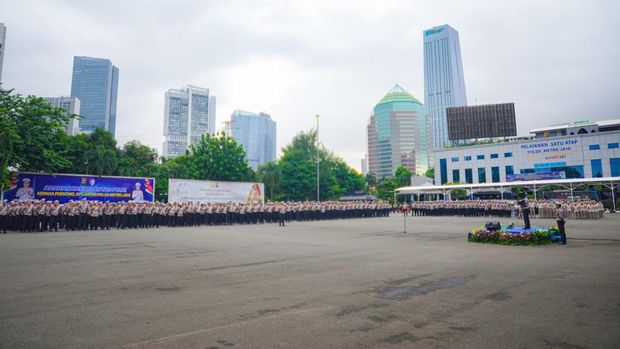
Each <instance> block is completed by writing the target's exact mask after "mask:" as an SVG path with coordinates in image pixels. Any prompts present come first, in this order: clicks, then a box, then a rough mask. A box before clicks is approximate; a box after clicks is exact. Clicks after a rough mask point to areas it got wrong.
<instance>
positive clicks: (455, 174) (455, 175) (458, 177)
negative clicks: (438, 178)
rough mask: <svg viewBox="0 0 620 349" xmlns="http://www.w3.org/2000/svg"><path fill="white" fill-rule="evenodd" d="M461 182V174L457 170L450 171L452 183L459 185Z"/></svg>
mask: <svg viewBox="0 0 620 349" xmlns="http://www.w3.org/2000/svg"><path fill="white" fill-rule="evenodd" d="M460 181H461V174H460V173H459V170H452V182H454V183H459V182H460Z"/></svg>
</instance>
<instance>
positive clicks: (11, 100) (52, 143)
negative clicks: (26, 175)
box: [0, 87, 74, 185]
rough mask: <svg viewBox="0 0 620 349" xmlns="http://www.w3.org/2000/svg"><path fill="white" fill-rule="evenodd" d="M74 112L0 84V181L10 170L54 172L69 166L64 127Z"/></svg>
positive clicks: (3, 181)
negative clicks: (14, 91) (2, 86)
mask: <svg viewBox="0 0 620 349" xmlns="http://www.w3.org/2000/svg"><path fill="white" fill-rule="evenodd" d="M73 116H74V115H72V114H69V113H68V112H67V111H65V110H64V109H61V108H56V107H53V106H52V105H50V104H49V103H48V102H47V101H46V100H45V99H43V98H39V97H35V96H28V97H25V98H24V97H23V96H21V95H19V94H14V93H13V90H5V89H2V88H1V87H0V146H1V147H2V151H0V182H1V183H2V184H3V185H4V184H6V182H7V179H8V176H9V169H15V170H18V171H37V172H55V171H57V170H59V169H61V168H63V167H67V166H69V165H70V162H69V160H68V159H67V156H66V154H65V151H66V145H65V144H64V143H63V141H65V140H66V134H65V132H64V126H65V125H66V124H67V122H68V121H69V119H70V118H71V117H73Z"/></svg>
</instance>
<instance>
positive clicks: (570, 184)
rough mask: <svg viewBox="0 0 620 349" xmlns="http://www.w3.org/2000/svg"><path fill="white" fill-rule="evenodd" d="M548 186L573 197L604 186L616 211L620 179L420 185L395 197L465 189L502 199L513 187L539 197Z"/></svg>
mask: <svg viewBox="0 0 620 349" xmlns="http://www.w3.org/2000/svg"><path fill="white" fill-rule="evenodd" d="M546 185H555V186H560V187H563V188H565V189H567V190H570V192H571V196H573V190H574V189H575V188H576V187H578V186H580V185H602V186H604V187H606V188H609V189H611V193H612V199H613V204H614V211H615V210H616V195H615V192H614V189H616V188H618V187H620V177H600V178H570V179H549V180H539V181H515V182H499V183H478V184H473V183H472V184H455V185H420V186H411V187H401V188H397V189H396V190H395V191H394V195H395V196H396V195H408V194H443V195H444V197H445V195H446V193H449V192H450V191H451V190H453V189H465V190H467V191H468V192H469V193H470V194H471V193H473V192H475V191H476V190H483V189H499V191H500V193H501V195H502V198H503V194H504V190H506V189H510V188H512V187H524V188H527V189H529V190H531V191H532V192H533V193H534V198H536V197H537V193H538V191H540V190H541V189H542V188H543V187H544V186H546Z"/></svg>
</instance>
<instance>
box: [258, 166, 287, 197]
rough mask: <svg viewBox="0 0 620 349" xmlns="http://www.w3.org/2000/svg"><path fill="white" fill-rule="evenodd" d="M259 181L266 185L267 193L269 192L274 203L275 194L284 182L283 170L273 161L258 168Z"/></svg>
mask: <svg viewBox="0 0 620 349" xmlns="http://www.w3.org/2000/svg"><path fill="white" fill-rule="evenodd" d="M257 175H258V179H259V180H260V181H262V182H263V183H265V191H267V192H269V200H271V201H273V192H274V190H277V188H278V187H279V185H280V182H281V181H282V170H281V169H280V167H279V166H278V164H276V163H275V162H273V161H270V162H268V163H266V164H264V165H261V166H259V167H258V171H257Z"/></svg>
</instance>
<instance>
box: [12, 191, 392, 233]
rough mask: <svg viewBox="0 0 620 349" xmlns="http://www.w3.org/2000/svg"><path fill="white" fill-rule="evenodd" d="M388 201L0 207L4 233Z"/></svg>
mask: <svg viewBox="0 0 620 349" xmlns="http://www.w3.org/2000/svg"><path fill="white" fill-rule="evenodd" d="M390 211H391V206H390V205H389V204H387V203H385V202H362V201H355V202H331V201H330V202H320V203H317V202H288V203H283V202H278V203H267V204H235V203H227V204H206V203H192V202H189V203H170V204H164V203H158V202H156V203H150V202H120V203H111V202H105V203H104V202H99V201H87V200H86V199H84V200H80V201H70V202H68V203H65V204H60V203H59V202H58V201H54V202H46V201H44V200H41V201H34V200H28V201H13V202H11V203H8V202H6V201H4V202H2V203H0V231H1V232H3V233H5V232H6V231H8V230H12V231H21V232H40V231H52V230H53V231H58V229H65V230H71V231H74V230H98V229H101V230H109V229H110V228H112V229H136V228H158V227H160V226H168V227H183V226H200V225H232V224H263V223H276V222H278V223H279V225H280V226H284V224H285V222H290V221H311V220H326V219H345V218H371V217H387V216H389V213H390Z"/></svg>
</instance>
